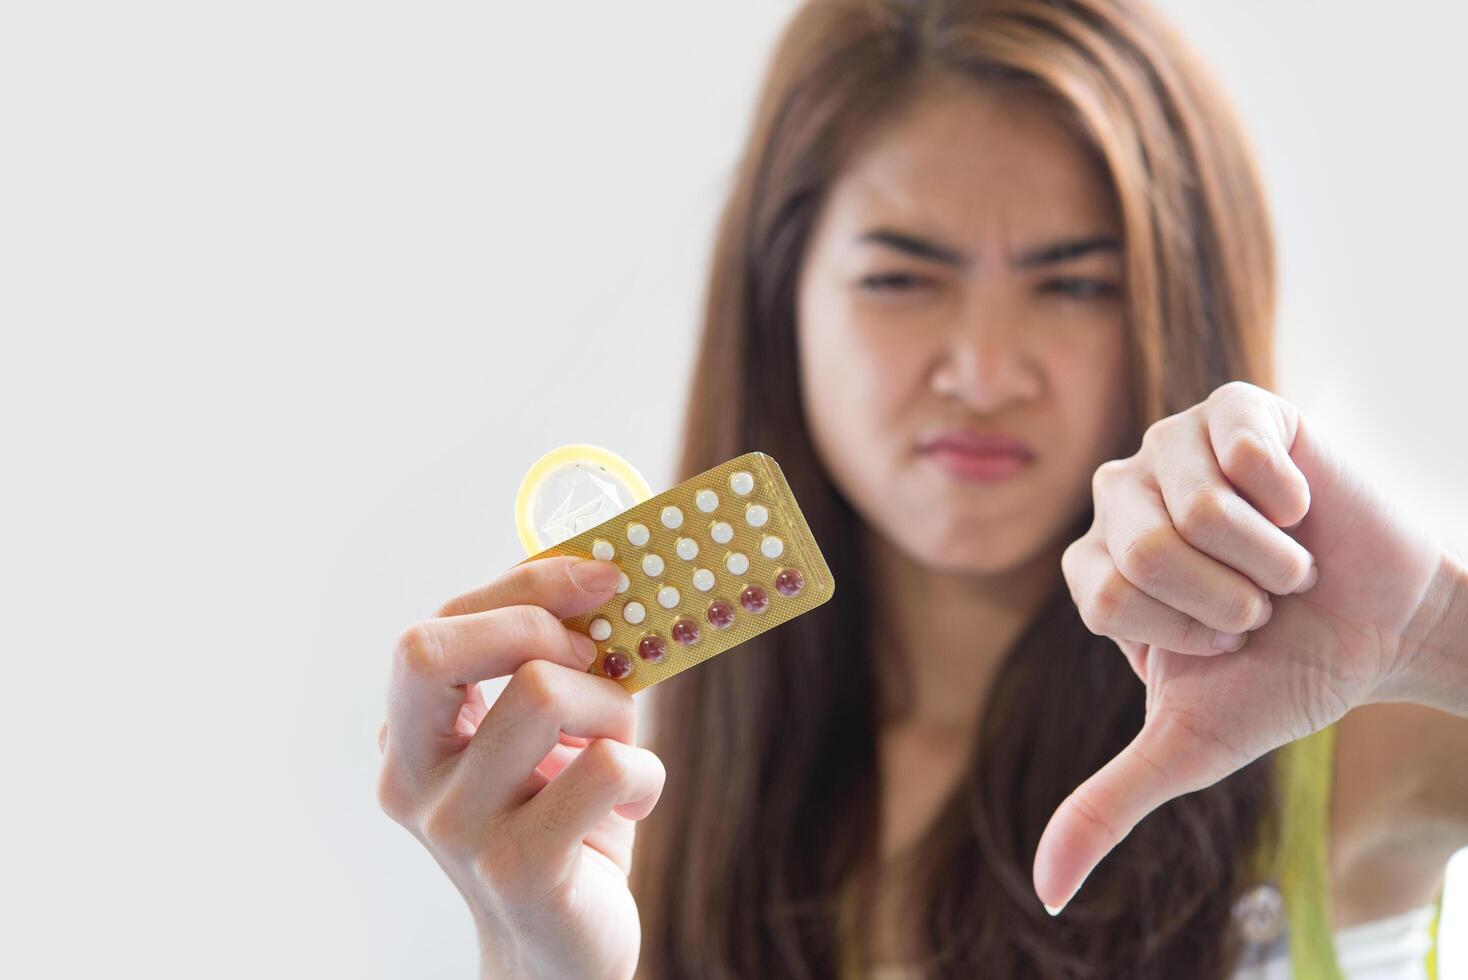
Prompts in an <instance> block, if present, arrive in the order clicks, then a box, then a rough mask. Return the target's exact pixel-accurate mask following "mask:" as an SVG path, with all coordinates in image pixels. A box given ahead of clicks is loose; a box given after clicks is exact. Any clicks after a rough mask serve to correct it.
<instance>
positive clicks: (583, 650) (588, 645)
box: [571, 633, 596, 667]
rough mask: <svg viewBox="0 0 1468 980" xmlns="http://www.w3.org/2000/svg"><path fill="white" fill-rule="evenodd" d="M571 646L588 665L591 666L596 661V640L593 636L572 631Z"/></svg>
mask: <svg viewBox="0 0 1468 980" xmlns="http://www.w3.org/2000/svg"><path fill="white" fill-rule="evenodd" d="M571 646H572V647H573V648H574V649H575V651H576V656H577V658H578V659H579V660H580V661H581V662H582V663H583V664H585V665H586V666H588V667H590V666H591V665H592V664H593V663H595V662H596V641H595V640H593V639H592V638H591V637H589V636H586V635H584V634H582V633H572V634H571Z"/></svg>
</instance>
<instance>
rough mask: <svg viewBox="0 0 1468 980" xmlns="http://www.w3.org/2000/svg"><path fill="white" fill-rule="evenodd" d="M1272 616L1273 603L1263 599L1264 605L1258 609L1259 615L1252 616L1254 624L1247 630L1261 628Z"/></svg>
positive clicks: (1251, 630)
mask: <svg viewBox="0 0 1468 980" xmlns="http://www.w3.org/2000/svg"><path fill="white" fill-rule="evenodd" d="M1273 616H1274V603H1272V602H1270V601H1269V600H1268V599H1265V600H1264V605H1263V606H1262V607H1260V609H1259V615H1257V616H1255V617H1254V625H1253V626H1250V627H1249V632H1251V633H1252V632H1253V631H1254V630H1257V629H1263V627H1264V624H1265V623H1267V622H1269V620H1270V619H1271V618H1272V617H1273Z"/></svg>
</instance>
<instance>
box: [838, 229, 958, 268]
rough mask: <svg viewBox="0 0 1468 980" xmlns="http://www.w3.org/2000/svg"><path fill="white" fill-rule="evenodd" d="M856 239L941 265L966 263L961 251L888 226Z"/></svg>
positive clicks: (955, 265) (955, 266) (956, 265)
mask: <svg viewBox="0 0 1468 980" xmlns="http://www.w3.org/2000/svg"><path fill="white" fill-rule="evenodd" d="M857 241H859V242H874V243H876V244H878V245H886V246H887V247H888V248H895V249H897V250H898V251H899V252H906V253H907V254H908V255H912V256H916V257H917V258H920V259H928V260H929V261H932V262H939V263H941V264H943V265H949V266H953V267H954V268H959V267H962V266H964V265H967V264H968V258H967V257H966V256H965V255H964V254H963V253H962V252H957V251H954V250H953V249H951V248H948V247H947V246H944V245H939V244H937V243H936V242H930V241H927V240H926V239H923V238H918V237H917V236H915V235H909V234H906V233H905V232H900V231H893V230H892V229H890V228H874V229H872V230H871V231H869V232H867V233H866V234H864V235H862V236H861V237H859V238H858V239H857Z"/></svg>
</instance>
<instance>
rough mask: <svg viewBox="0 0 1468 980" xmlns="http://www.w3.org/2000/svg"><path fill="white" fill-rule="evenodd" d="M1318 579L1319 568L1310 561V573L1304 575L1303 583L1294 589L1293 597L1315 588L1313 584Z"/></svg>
mask: <svg viewBox="0 0 1468 980" xmlns="http://www.w3.org/2000/svg"><path fill="white" fill-rule="evenodd" d="M1319 579H1320V566H1319V565H1317V564H1315V562H1313V561H1312V562H1310V571H1308V572H1306V573H1305V581H1303V582H1301V583H1300V585H1299V587H1298V588H1296V589H1295V595H1299V594H1300V593H1301V592H1309V591H1310V590H1311V589H1313V588H1315V583H1316V582H1317V581H1319Z"/></svg>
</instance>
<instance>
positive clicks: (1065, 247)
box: [857, 228, 1121, 269]
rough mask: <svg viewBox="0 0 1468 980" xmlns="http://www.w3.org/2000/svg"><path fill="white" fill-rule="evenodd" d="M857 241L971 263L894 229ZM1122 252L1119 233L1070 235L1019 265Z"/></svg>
mask: <svg viewBox="0 0 1468 980" xmlns="http://www.w3.org/2000/svg"><path fill="white" fill-rule="evenodd" d="M857 241H859V242H872V243H874V244H877V245H885V246H887V247H888V248H892V249H896V250H897V251H899V252H904V253H906V254H908V255H911V256H914V257H916V258H920V259H927V260H929V261H931V262H938V263H940V264H942V265H947V266H952V267H954V268H961V267H962V266H965V265H967V264H968V262H969V259H968V256H966V255H964V254H963V253H962V252H960V251H958V250H956V249H953V248H949V247H948V246H946V245H939V244H938V243H937V242H932V241H929V240H927V239H925V238H919V237H918V236H916V235H909V234H908V233H906V232H901V231H895V230H893V229H891V228H874V229H872V230H871V231H868V232H866V233H865V234H863V235H861V236H860V237H859V238H858V239H857ZM1120 251H1121V240H1120V239H1118V238H1116V237H1115V236H1112V235H1087V236H1085V237H1083V238H1068V239H1064V240H1062V241H1058V242H1050V243H1048V244H1045V245H1041V246H1039V247H1038V248H1033V249H1031V250H1029V251H1028V252H1025V253H1024V254H1023V255H1021V256H1020V257H1019V258H1018V259H1017V260H1016V262H1015V264H1016V265H1017V266H1019V267H1020V268H1022V269H1034V268H1038V267H1040V266H1047V265H1060V264H1063V263H1065V262H1074V261H1075V260H1076V259H1081V258H1085V257H1086V256H1088V255H1094V254H1096V253H1098V252H1106V253H1117V252H1120Z"/></svg>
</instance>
